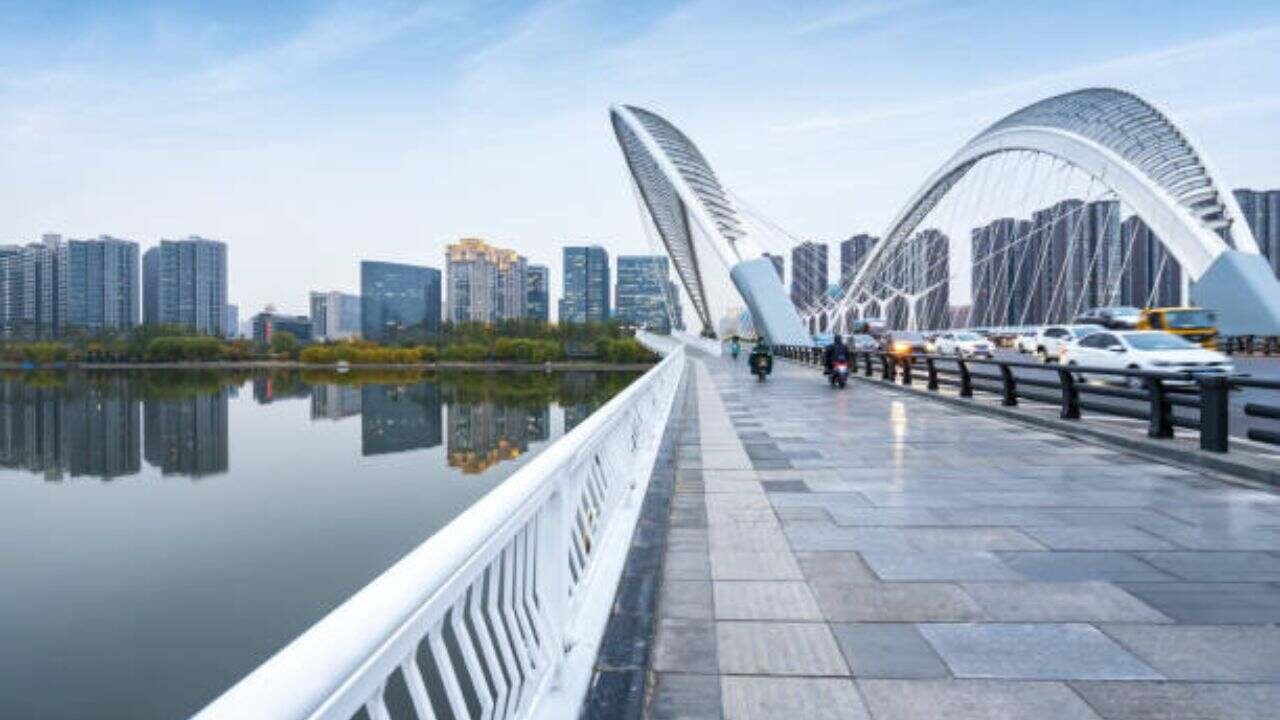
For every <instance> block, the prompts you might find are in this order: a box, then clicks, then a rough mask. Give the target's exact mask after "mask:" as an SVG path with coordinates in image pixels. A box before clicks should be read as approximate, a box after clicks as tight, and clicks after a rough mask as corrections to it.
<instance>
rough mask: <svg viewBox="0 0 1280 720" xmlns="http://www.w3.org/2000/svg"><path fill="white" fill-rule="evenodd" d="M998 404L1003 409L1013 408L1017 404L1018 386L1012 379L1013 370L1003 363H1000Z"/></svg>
mask: <svg viewBox="0 0 1280 720" xmlns="http://www.w3.org/2000/svg"><path fill="white" fill-rule="evenodd" d="M1000 389H1001V390H1002V391H1003V392H1002V393H1001V398H1000V404H1001V405H1003V406H1005V407H1013V406H1014V405H1017V404H1018V384H1017V382H1016V381H1015V380H1014V378H1013V369H1012V368H1010V367H1009V366H1008V365H1006V364H1004V363H1000Z"/></svg>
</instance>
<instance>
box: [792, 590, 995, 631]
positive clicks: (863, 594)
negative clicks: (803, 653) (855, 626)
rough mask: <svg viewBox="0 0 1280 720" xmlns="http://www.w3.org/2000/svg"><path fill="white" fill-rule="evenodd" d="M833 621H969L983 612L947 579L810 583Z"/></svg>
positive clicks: (978, 618)
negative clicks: (898, 581)
mask: <svg viewBox="0 0 1280 720" xmlns="http://www.w3.org/2000/svg"><path fill="white" fill-rule="evenodd" d="M810 586H811V587H812V588H813V594H814V596H815V597H817V599H818V606H819V607H821V608H822V613H823V615H824V616H826V618H827V620H830V621H832V622H968V621H972V620H981V619H983V618H985V617H986V616H985V615H984V613H983V612H982V608H981V607H980V606H979V605H978V603H976V602H975V601H974V600H973V598H971V597H969V595H968V593H966V592H964V590H962V589H960V587H959V586H957V585H954V584H946V583H882V584H858V585H854V584H837V583H830V582H813V583H810Z"/></svg>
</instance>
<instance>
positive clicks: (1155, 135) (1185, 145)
mask: <svg viewBox="0 0 1280 720" xmlns="http://www.w3.org/2000/svg"><path fill="white" fill-rule="evenodd" d="M1021 151H1031V152H1038V153H1044V154H1047V155H1052V156H1054V157H1057V158H1059V159H1061V160H1062V161H1064V162H1066V163H1067V164H1069V165H1072V166H1074V167H1076V168H1078V169H1080V170H1081V171H1083V172H1085V173H1088V174H1089V175H1091V176H1092V177H1094V178H1096V179H1097V180H1099V181H1100V182H1102V183H1103V184H1105V185H1107V186H1109V187H1110V188H1111V189H1112V190H1113V191H1114V192H1115V193H1116V195H1117V196H1118V197H1119V198H1120V199H1121V200H1123V201H1124V202H1125V203H1127V204H1128V205H1129V206H1130V207H1132V208H1133V209H1134V212H1135V213H1136V214H1137V215H1138V216H1139V217H1140V218H1142V220H1143V221H1144V222H1145V223H1146V224H1147V225H1148V226H1149V227H1150V228H1151V230H1152V231H1153V233H1154V234H1155V235H1157V236H1158V237H1159V238H1160V240H1161V241H1162V243H1163V244H1164V245H1165V247H1166V248H1167V249H1168V250H1169V252H1170V254H1171V255H1172V256H1173V257H1174V259H1176V260H1177V261H1178V262H1179V263H1180V264H1181V266H1182V268H1183V270H1184V271H1185V272H1186V273H1187V275H1188V276H1189V277H1190V279H1191V280H1193V281H1201V280H1205V279H1206V276H1209V275H1212V276H1214V278H1215V279H1214V281H1213V282H1212V283H1210V284H1209V285H1210V287H1206V288H1203V291H1204V292H1208V293H1210V294H1220V293H1222V292H1224V291H1225V290H1226V289H1227V287H1226V286H1227V285H1229V284H1231V283H1233V282H1240V283H1243V284H1244V286H1245V287H1247V288H1249V289H1250V291H1252V292H1255V293H1262V295H1263V296H1261V297H1255V298H1252V299H1253V300H1256V301H1257V302H1258V303H1261V304H1262V305H1263V306H1264V307H1263V309H1264V310H1265V309H1267V308H1266V306H1267V305H1268V304H1269V305H1270V306H1271V307H1270V309H1271V310H1272V311H1273V312H1271V313H1269V315H1270V319H1269V321H1268V322H1272V321H1273V322H1275V323H1280V309H1278V307H1280V286H1278V285H1277V284H1276V283H1275V278H1274V276H1270V275H1269V274H1268V275H1269V278H1268V277H1262V276H1261V275H1259V274H1258V272H1257V265H1258V263H1257V262H1256V260H1258V259H1260V255H1259V251H1258V244H1257V242H1256V240H1255V239H1254V237H1253V234H1252V233H1251V232H1250V230H1249V227H1248V225H1247V224H1246V223H1245V222H1244V221H1243V215H1242V213H1241V212H1240V208H1239V206H1238V205H1237V204H1236V201H1235V198H1234V197H1233V196H1232V194H1231V193H1230V192H1227V191H1226V190H1225V189H1224V188H1223V187H1222V186H1220V185H1219V184H1218V182H1217V180H1216V179H1215V178H1214V177H1213V176H1212V175H1211V174H1210V170H1209V168H1208V165H1207V163H1206V161H1205V159H1204V155H1203V154H1202V153H1201V152H1199V151H1198V150H1197V149H1196V148H1195V146H1194V145H1193V144H1192V143H1191V141H1190V140H1188V139H1187V137H1186V135H1185V134H1184V133H1183V132H1182V131H1181V130H1179V129H1178V128H1177V126H1175V125H1174V124H1173V122H1171V121H1170V120H1169V118H1168V116H1167V115H1166V114H1164V113H1162V112H1161V111H1159V110H1157V109H1156V108H1155V107H1153V106H1152V105H1151V104H1150V103H1147V102H1146V101H1144V100H1142V99H1141V98H1139V97H1138V96H1136V95H1133V94H1132V93H1128V92H1124V91H1121V90H1114V89H1110V88H1090V89H1085V90H1078V91H1075V92H1071V93H1066V94H1064V95H1058V96H1055V97H1051V98H1048V99H1045V100H1041V101H1040V102H1037V103H1034V104H1032V105H1029V106H1027V107H1025V108H1023V109H1021V110H1018V111H1017V112H1014V113H1013V114H1011V115H1009V116H1007V117H1005V118H1003V119H1002V120H1000V121H998V122H996V123H995V124H993V125H991V126H990V127H988V128H987V129H986V130H984V131H982V132H981V133H979V134H978V135H977V136H976V137H974V138H973V139H972V140H970V141H969V142H968V143H966V144H965V145H964V147H962V148H960V150H959V151H958V152H956V153H955V155H953V156H952V157H951V158H950V159H949V160H947V162H946V163H944V164H943V166H942V167H940V168H939V169H938V170H937V171H936V172H934V173H933V175H931V176H930V177H929V179H928V180H927V181H926V182H925V183H924V185H922V186H921V188H920V189H919V190H917V191H916V193H915V194H914V195H913V196H912V197H911V199H910V200H909V201H908V202H907V204H906V205H905V206H904V207H903V209H902V210H901V211H900V212H899V214H898V216H897V217H896V218H894V220H893V222H892V223H891V224H890V226H889V229H888V231H887V232H886V233H885V234H884V236H883V237H884V240H883V241H881V242H880V243H877V244H876V246H875V247H874V248H873V249H872V251H871V253H870V254H869V256H868V258H867V261H866V262H865V263H864V264H863V266H862V268H860V269H859V271H858V273H857V274H856V275H855V277H854V278H853V280H852V281H851V282H850V284H849V287H848V289H847V290H846V292H845V294H844V296H843V297H842V298H841V300H840V302H839V305H838V306H839V309H840V310H841V311H842V312H843V311H845V310H847V309H848V308H849V307H851V306H852V305H853V302H852V299H853V298H855V297H857V296H859V295H861V294H864V293H870V292H871V283H873V282H874V278H875V277H876V276H877V275H878V274H879V273H880V272H881V271H882V270H883V266H884V264H885V263H886V262H887V261H888V260H889V259H890V258H892V257H893V256H894V254H895V252H896V251H897V250H898V249H899V248H900V247H901V246H902V244H903V243H905V242H907V241H908V239H909V238H910V237H911V236H912V234H913V233H914V232H915V229H916V228H917V226H919V224H920V223H921V222H922V221H923V220H924V218H925V217H926V216H927V215H928V214H929V212H930V211H931V210H932V209H933V208H934V207H936V206H937V205H938V203H939V202H940V201H941V200H942V198H943V197H944V196H945V195H946V194H947V193H948V192H949V191H950V190H951V189H952V188H953V187H955V185H956V184H957V183H958V182H959V181H960V180H961V178H963V177H964V175H965V174H966V173H967V172H968V171H969V170H970V169H972V168H973V167H974V166H975V165H976V164H977V163H978V162H979V161H981V160H983V159H984V158H987V157H990V156H992V155H995V154H999V153H1004V152H1021ZM1224 257H1226V258H1227V260H1226V261H1224V262H1221V263H1220V262H1219V260H1220V259H1223V258H1224ZM1215 268H1217V270H1216V271H1215V272H1212V273H1211V270H1214V269H1215ZM1242 274H1243V276H1242ZM1268 280H1269V281H1268ZM1273 291H1274V292H1273ZM1220 309H1225V308H1220Z"/></svg>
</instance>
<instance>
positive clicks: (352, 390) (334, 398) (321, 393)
mask: <svg viewBox="0 0 1280 720" xmlns="http://www.w3.org/2000/svg"><path fill="white" fill-rule="evenodd" d="M362 397H363V393H362V392H361V388H360V386H358V385H337V384H334V383H322V384H319V385H312V386H311V419H312V420H341V419H342V418H346V417H351V416H352V415H359V414H360V408H361V406H362V405H363V403H362Z"/></svg>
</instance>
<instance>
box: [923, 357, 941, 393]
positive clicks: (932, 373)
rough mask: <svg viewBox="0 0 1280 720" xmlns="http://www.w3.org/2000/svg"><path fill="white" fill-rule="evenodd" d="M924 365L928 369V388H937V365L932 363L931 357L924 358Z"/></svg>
mask: <svg viewBox="0 0 1280 720" xmlns="http://www.w3.org/2000/svg"><path fill="white" fill-rule="evenodd" d="M924 365H925V368H926V369H927V370H928V371H929V385H928V388H929V389H930V390H937V389H938V366H937V365H934V364H933V358H932V357H927V358H925V359H924Z"/></svg>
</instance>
